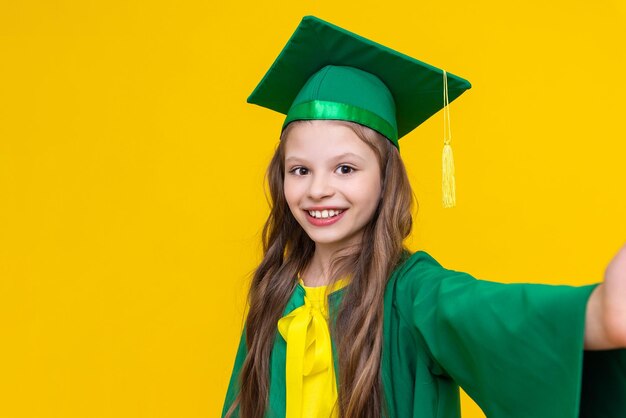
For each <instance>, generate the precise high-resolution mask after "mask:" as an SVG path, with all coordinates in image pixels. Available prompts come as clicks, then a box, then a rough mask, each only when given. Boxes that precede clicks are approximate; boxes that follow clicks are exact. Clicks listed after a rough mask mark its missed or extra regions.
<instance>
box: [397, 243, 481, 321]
mask: <svg viewBox="0 0 626 418" xmlns="http://www.w3.org/2000/svg"><path fill="white" fill-rule="evenodd" d="M476 282H477V279H475V278H474V277H473V276H471V275H470V274H467V273H464V272H460V271H455V270H452V269H448V268H445V267H444V266H443V265H442V264H441V263H440V262H439V261H437V259H435V257H433V256H432V255H430V254H429V253H428V252H426V251H416V252H414V253H412V254H411V253H408V252H407V253H405V256H404V257H403V258H402V260H401V261H400V263H398V265H397V267H396V268H395V269H394V271H393V273H392V274H391V276H390V278H389V282H388V284H387V297H388V299H389V301H390V302H392V303H393V305H394V306H395V307H396V308H398V309H400V310H405V309H406V310H413V311H414V310H415V309H416V308H419V310H422V309H429V307H432V306H433V305H441V304H443V303H445V302H446V301H447V300H454V299H456V297H458V294H459V293H461V291H462V290H464V291H466V290H468V289H470V288H473V284H474V283H476ZM448 296H454V297H450V298H449V297H448Z"/></svg>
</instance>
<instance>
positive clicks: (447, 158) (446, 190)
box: [442, 70, 456, 208]
mask: <svg viewBox="0 0 626 418" xmlns="http://www.w3.org/2000/svg"><path fill="white" fill-rule="evenodd" d="M443 106H444V107H443V155H442V166H443V173H442V189H443V207H444V208H452V207H454V206H455V205H456V184H455V179H454V156H453V154H452V146H451V145H450V140H451V139H452V134H451V132H450V108H449V102H448V75H447V73H446V71H445V70H443Z"/></svg>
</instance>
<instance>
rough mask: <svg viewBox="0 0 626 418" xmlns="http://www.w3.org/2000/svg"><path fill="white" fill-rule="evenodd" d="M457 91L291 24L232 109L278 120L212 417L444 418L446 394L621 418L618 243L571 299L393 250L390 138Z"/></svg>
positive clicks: (623, 316) (425, 73)
mask: <svg viewBox="0 0 626 418" xmlns="http://www.w3.org/2000/svg"><path fill="white" fill-rule="evenodd" d="M469 87H470V86H469V83H468V82H467V81H466V80H463V79H461V78H459V77H456V76H454V75H451V74H447V73H446V72H442V71H441V70H438V69H436V68H434V67H432V66H429V65H428V64H424V63H422V62H419V61H417V60H415V59H413V58H410V57H407V56H405V55H403V54H400V53H398V52H396V51H393V50H390V49H388V48H386V47H384V46H382V45H379V44H376V43H373V42H372V41H369V40H367V39H364V38H362V37H360V36H358V35H355V34H353V33H350V32H348V31H345V30H343V29H341V28H338V27H336V26H334V25H332V24H330V23H328V22H324V21H322V20H320V19H317V18H315V17H312V16H307V17H305V18H304V19H303V20H302V22H301V24H300V26H299V27H298V29H297V30H296V32H295V33H294V35H292V37H291V39H290V41H289V43H288V44H287V46H286V47H285V48H284V49H283V51H282V52H281V54H280V55H279V57H278V58H277V60H276V62H275V63H274V64H273V65H272V68H271V69H270V70H269V71H268V73H267V74H266V75H265V77H264V78H263V80H262V81H261V83H260V84H259V86H257V88H256V89H255V91H254V92H253V94H252V95H251V96H250V98H249V99H248V101H249V102H252V103H257V104H260V105H262V106H265V107H268V108H271V109H274V110H277V111H280V112H282V113H286V114H287V118H286V120H285V122H284V124H283V130H282V133H281V137H280V141H279V144H278V147H277V149H276V153H275V155H274V157H273V158H272V161H271V163H270V166H269V168H268V180H269V188H270V193H271V201H272V206H271V213H270V216H269V219H268V220H267V222H266V224H265V227H264V230H263V244H264V258H263V261H262V262H261V264H260V265H259V267H258V268H257V269H256V271H255V273H254V277H253V279H252V283H251V287H250V292H249V305H250V306H249V313H248V316H247V319H246V324H245V327H244V331H243V333H242V337H241V341H240V345H239V349H238V352H237V355H236V358H235V364H234V368H233V373H232V377H231V380H230V384H229V388H228V391H227V394H226V399H225V403H224V408H223V412H222V416H226V417H259V418H261V417H288V418H294V417H324V418H326V417H331V416H332V417H359V418H360V417H382V416H385V417H415V418H418V417H419V418H435V417H438V418H455V417H459V416H460V406H459V386H461V387H463V389H464V390H465V391H466V392H467V393H468V394H469V395H470V396H471V397H472V398H473V399H474V400H475V401H476V402H477V403H478V405H479V406H480V407H481V408H482V409H483V411H484V412H485V414H486V415H487V416H488V417H490V418H505V417H506V418H509V417H519V418H522V417H537V418H548V417H550V418H552V417H565V418H574V417H577V416H589V417H591V416H593V417H596V416H602V417H615V418H617V417H624V416H626V400H625V397H624V393H626V350H624V348H626V247H624V248H622V249H621V250H620V252H619V253H618V255H617V256H616V257H615V258H614V259H613V261H612V262H611V263H610V264H609V267H608V268H607V270H606V275H605V282H604V283H603V284H599V285H590V286H582V287H573V286H549V285H539V284H532V285H531V284H502V283H495V282H488V281H482V280H477V279H474V278H473V277H472V276H470V275H468V274H466V273H462V272H457V271H453V270H448V269H445V268H444V267H442V266H441V265H440V264H439V263H438V262H437V261H436V260H435V259H434V258H433V257H431V256H430V255H429V254H428V253H426V252H424V251H418V252H416V253H413V254H411V253H410V252H409V250H408V249H406V248H405V247H404V246H403V241H404V239H405V238H406V237H407V236H408V235H409V233H410V231H411V225H412V220H411V205H412V192H411V188H410V185H409V181H408V178H407V175H406V171H405V168H404V165H403V162H402V160H401V158H400V154H399V148H398V147H399V145H398V139H399V138H400V137H402V136H404V135H406V134H407V133H408V132H410V131H411V130H412V129H414V128H415V127H416V126H417V125H419V124H420V123H421V122H423V121H424V120H426V119H427V118H428V117H430V116H431V115H432V114H433V113H435V112H436V111H438V110H440V109H441V108H442V107H444V106H445V105H446V104H447V102H448V100H454V99H455V98H456V97H458V96H459V95H460V94H461V93H462V92H463V91H465V90H466V89H468V88H469ZM446 145H448V144H446ZM445 150H446V151H445V152H446V158H449V157H450V154H449V152H450V150H449V148H445ZM447 161H450V160H449V159H448V160H447ZM449 168H450V167H449ZM450 171H451V169H450ZM450 171H449V172H448V174H451V173H450ZM449 179H450V177H448V180H449ZM448 184H450V183H448ZM452 185H453V183H452ZM449 191H450V190H449ZM451 191H452V192H453V188H452V190H451ZM450 195H451V196H453V193H450ZM452 201H453V199H452ZM592 350H594V351H592ZM600 350H601V351H600Z"/></svg>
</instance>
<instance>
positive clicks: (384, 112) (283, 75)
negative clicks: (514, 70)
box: [247, 16, 471, 207]
mask: <svg viewBox="0 0 626 418" xmlns="http://www.w3.org/2000/svg"><path fill="white" fill-rule="evenodd" d="M470 87H471V85H470V83H469V82H468V81H467V80H465V79H463V78H461V77H458V76H455V75H453V74H450V73H448V72H446V71H444V70H441V69H439V68H436V67H433V66H431V65H429V64H427V63H425V62H422V61H419V60H417V59H415V58H412V57H409V56H408V55H405V54H402V53H400V52H398V51H395V50H393V49H390V48H388V47H386V46H384V45H381V44H378V43H376V42H374V41H371V40H369V39H366V38H364V37H362V36H360V35H357V34H355V33H352V32H349V31H347V30H345V29H343V28H340V27H338V26H335V25H333V24H332V23H329V22H326V21H324V20H322V19H319V18H317V17H315V16H305V17H304V18H303V19H302V21H301V22H300V24H299V25H298V27H297V28H296V30H295V32H294V33H293V34H292V35H291V38H290V39H289V41H288V42H287V44H286V45H285V47H284V48H283V50H282V51H281V52H280V54H279V55H278V57H277V58H276V60H275V61H274V63H273V64H272V66H271V67H270V69H269V70H268V71H267V73H266V74H265V76H263V79H262V80H261V82H260V83H259V84H258V85H257V86H256V88H255V89H254V91H253V92H252V94H250V96H249V97H248V100H247V101H248V103H252V104H257V105H259V106H263V107H266V108H268V109H271V110H274V111H277V112H280V113H283V114H285V115H287V116H286V118H285V121H284V123H283V126H282V129H284V128H285V127H286V126H287V124H289V122H292V121H294V120H300V119H339V120H348V121H352V122H357V123H360V124H362V125H365V126H367V127H369V128H372V129H374V130H376V131H378V132H380V133H381V134H382V135H384V136H385V137H386V138H387V139H388V140H389V141H391V142H392V143H393V144H394V146H396V147H397V148H398V149H399V143H398V140H399V139H400V138H402V137H403V136H404V135H406V134H408V133H409V132H411V131H412V130H413V129H415V128H416V127H417V126H419V125H420V124H421V123H422V122H424V121H425V120H427V119H428V118H430V117H431V116H432V115H433V114H435V113H436V112H438V111H439V110H441V109H442V108H444V119H447V121H446V120H444V154H443V171H444V176H443V188H444V206H445V207H451V206H454V204H455V190H454V187H455V185H454V162H453V157H452V150H451V148H450V130H449V128H450V126H449V122H450V120H449V113H448V112H449V109H448V106H447V105H448V103H449V102H451V101H453V100H454V99H456V98H457V97H459V96H460V95H461V94H462V93H463V92H464V91H465V90H467V89H469V88H470Z"/></svg>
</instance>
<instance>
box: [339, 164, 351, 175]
mask: <svg viewBox="0 0 626 418" xmlns="http://www.w3.org/2000/svg"><path fill="white" fill-rule="evenodd" d="M338 168H339V172H340V173H341V174H350V173H352V172H353V171H354V168H352V167H350V166H349V165H340V166H339V167H338Z"/></svg>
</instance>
